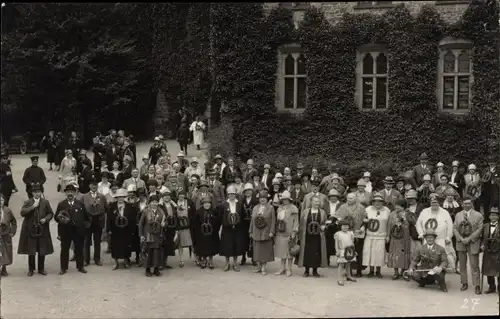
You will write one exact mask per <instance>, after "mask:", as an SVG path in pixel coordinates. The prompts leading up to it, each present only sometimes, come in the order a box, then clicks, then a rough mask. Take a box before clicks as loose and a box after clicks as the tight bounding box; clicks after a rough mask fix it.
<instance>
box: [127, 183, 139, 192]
mask: <svg viewBox="0 0 500 319" xmlns="http://www.w3.org/2000/svg"><path fill="white" fill-rule="evenodd" d="M135 192H137V187H136V186H135V185H134V184H131V185H128V186H127V193H135Z"/></svg>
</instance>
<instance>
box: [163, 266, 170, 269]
mask: <svg viewBox="0 0 500 319" xmlns="http://www.w3.org/2000/svg"><path fill="white" fill-rule="evenodd" d="M163 268H165V269H172V266H169V265H165V266H164V267H163Z"/></svg>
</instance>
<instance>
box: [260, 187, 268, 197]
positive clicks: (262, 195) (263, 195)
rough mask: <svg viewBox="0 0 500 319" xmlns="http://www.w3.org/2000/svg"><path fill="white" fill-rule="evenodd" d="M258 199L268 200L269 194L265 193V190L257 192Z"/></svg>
mask: <svg viewBox="0 0 500 319" xmlns="http://www.w3.org/2000/svg"><path fill="white" fill-rule="evenodd" d="M258 197H259V198H265V199H269V192H268V191H267V189H263V190H261V191H260V192H259V196H258Z"/></svg>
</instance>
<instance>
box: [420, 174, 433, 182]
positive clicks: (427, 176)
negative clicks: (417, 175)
mask: <svg viewBox="0 0 500 319" xmlns="http://www.w3.org/2000/svg"><path fill="white" fill-rule="evenodd" d="M422 180H423V181H429V182H430V181H431V180H432V178H431V175H429V174H425V175H424V177H422Z"/></svg>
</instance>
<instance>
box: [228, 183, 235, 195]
mask: <svg viewBox="0 0 500 319" xmlns="http://www.w3.org/2000/svg"><path fill="white" fill-rule="evenodd" d="M227 194H228V195H229V194H237V192H236V188H235V187H234V186H233V185H229V186H228V187H227Z"/></svg>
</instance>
